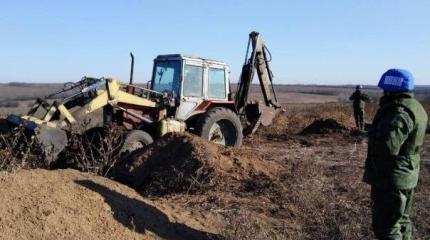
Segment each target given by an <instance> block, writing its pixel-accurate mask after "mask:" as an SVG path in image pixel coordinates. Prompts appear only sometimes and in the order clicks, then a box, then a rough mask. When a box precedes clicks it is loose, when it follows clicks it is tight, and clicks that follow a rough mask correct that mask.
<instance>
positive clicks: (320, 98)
mask: <svg viewBox="0 0 430 240" xmlns="http://www.w3.org/2000/svg"><path fill="white" fill-rule="evenodd" d="M62 86H63V85H62V84H58V83H57V84H56V83H50V84H33V83H8V84H0V115H7V114H10V113H14V114H23V113H25V112H26V111H27V109H28V108H29V105H30V104H31V103H32V102H33V101H34V100H35V99H36V98H37V97H44V96H46V95H48V94H50V93H52V92H55V91H57V90H59V89H61V88H62ZM231 86H232V89H235V87H236V84H234V83H233V84H231ZM275 90H276V93H277V98H278V101H279V103H281V104H282V105H286V104H289V103H305V104H307V103H328V102H348V101H349V96H350V95H351V94H352V92H353V91H354V90H355V89H354V86H323V85H275ZM364 91H365V92H366V93H368V94H369V95H370V96H371V98H372V102H377V101H378V99H379V97H380V95H381V91H380V90H379V89H378V88H376V87H375V86H365V87H364ZM415 92H416V96H417V98H418V99H419V100H421V101H425V102H430V87H418V88H417V89H416V91H415ZM252 99H261V90H260V86H259V85H252V86H251V93H250V100H252Z"/></svg>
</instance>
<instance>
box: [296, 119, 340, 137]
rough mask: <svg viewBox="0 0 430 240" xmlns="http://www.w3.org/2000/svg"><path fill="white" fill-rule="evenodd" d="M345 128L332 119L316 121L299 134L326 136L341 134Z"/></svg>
mask: <svg viewBox="0 0 430 240" xmlns="http://www.w3.org/2000/svg"><path fill="white" fill-rule="evenodd" d="M346 130H347V128H346V127H345V126H344V125H342V124H340V123H339V122H338V121H336V120H335V119H332V118H328V119H317V120H315V121H314V122H312V123H311V124H310V125H309V126H307V127H305V128H304V129H303V130H302V132H301V133H300V134H327V133H342V132H345V131H346Z"/></svg>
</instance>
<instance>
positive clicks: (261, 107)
mask: <svg viewBox="0 0 430 240" xmlns="http://www.w3.org/2000/svg"><path fill="white" fill-rule="evenodd" d="M279 112H280V108H275V107H268V106H266V105H265V104H264V103H262V102H260V101H258V102H253V103H249V104H247V105H246V107H245V115H246V119H247V120H248V122H249V126H248V127H246V128H245V129H244V135H251V134H254V133H255V132H256V131H257V129H258V127H259V126H260V125H263V126H265V127H267V126H270V125H271V124H272V122H273V119H274V118H275V117H276V116H277V115H278V114H279Z"/></svg>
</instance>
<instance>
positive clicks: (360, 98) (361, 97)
mask: <svg viewBox="0 0 430 240" xmlns="http://www.w3.org/2000/svg"><path fill="white" fill-rule="evenodd" d="M349 100H351V101H353V106H354V109H363V108H364V102H368V101H369V100H370V98H369V96H367V94H365V93H362V92H361V91H360V90H356V91H355V92H354V93H353V94H352V95H351V97H349Z"/></svg>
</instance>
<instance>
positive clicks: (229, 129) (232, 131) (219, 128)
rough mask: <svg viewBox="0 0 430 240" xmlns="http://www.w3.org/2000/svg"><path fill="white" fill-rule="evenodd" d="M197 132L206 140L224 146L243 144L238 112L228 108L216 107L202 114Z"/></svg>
mask: <svg viewBox="0 0 430 240" xmlns="http://www.w3.org/2000/svg"><path fill="white" fill-rule="evenodd" d="M197 133H198V135H199V136H200V137H202V138H203V139H205V140H208V141H211V142H214V143H217V144H221V145H224V146H233V147H239V146H241V145H242V139H243V133H242V124H241V123H240V119H239V117H238V116H237V115H236V113H234V112H233V111H232V110H230V109H228V108H224V107H216V108H213V109H211V110H209V111H208V112H207V113H205V114H204V115H202V116H201V117H200V119H199V121H198V123H197Z"/></svg>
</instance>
